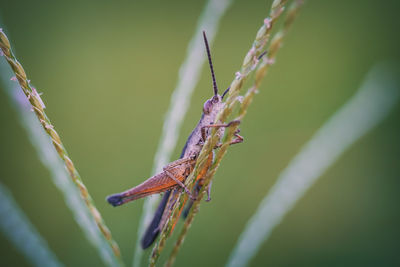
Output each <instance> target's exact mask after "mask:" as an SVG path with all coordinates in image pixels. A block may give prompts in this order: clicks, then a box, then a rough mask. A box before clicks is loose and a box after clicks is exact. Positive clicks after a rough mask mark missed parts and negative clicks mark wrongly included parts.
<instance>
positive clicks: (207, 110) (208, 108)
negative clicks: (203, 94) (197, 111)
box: [203, 99, 213, 114]
mask: <svg viewBox="0 0 400 267" xmlns="http://www.w3.org/2000/svg"><path fill="white" fill-rule="evenodd" d="M212 106H213V103H212V102H211V100H210V99H209V100H207V101H206V102H205V103H204V106H203V113H204V114H210V112H211V110H212Z"/></svg>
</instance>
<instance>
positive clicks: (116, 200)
mask: <svg viewBox="0 0 400 267" xmlns="http://www.w3.org/2000/svg"><path fill="white" fill-rule="evenodd" d="M203 37H204V43H205V46H206V51H207V56H208V62H209V65H210V70H211V76H212V81H213V88H214V95H213V96H212V97H211V98H210V99H208V100H207V101H206V102H205V103H204V105H203V113H202V116H201V119H200V121H199V122H198V123H197V125H196V127H195V128H194V130H193V131H192V133H191V134H190V136H189V138H188V139H187V141H186V144H185V146H184V148H183V150H182V153H181V156H180V159H178V160H176V161H173V162H171V163H169V164H168V165H167V166H165V167H164V168H163V171H162V172H160V173H158V174H156V175H154V176H152V177H150V178H149V179H147V180H146V181H144V182H143V183H142V184H140V185H138V186H136V187H134V188H132V189H129V190H127V191H124V192H122V193H118V194H114V195H111V196H109V197H107V201H108V202H109V203H110V204H111V205H113V206H119V205H122V204H124V203H127V202H129V201H132V200H136V199H139V198H142V197H146V196H149V195H152V194H157V193H162V192H165V194H164V196H163V198H162V200H161V202H160V204H159V206H158V208H157V211H156V213H155V215H154V218H153V220H152V222H151V223H150V225H149V226H148V228H147V230H146V232H145V234H144V236H143V238H142V242H141V244H142V248H143V249H145V248H147V247H149V246H150V245H151V244H152V243H153V242H154V240H155V239H156V238H157V236H158V234H159V232H160V231H161V230H162V228H163V227H164V225H165V223H166V221H167V219H168V217H169V216H170V213H171V210H172V207H173V205H174V204H175V202H176V200H177V197H178V193H179V190H181V189H184V190H185V192H186V193H187V194H188V196H189V198H190V199H191V200H192V201H193V200H194V199H195V198H196V196H197V194H198V192H199V190H200V189H201V187H202V177H203V176H204V174H205V172H206V171H207V168H208V167H209V166H211V163H212V161H213V153H210V155H209V157H208V160H207V162H206V164H205V165H206V167H205V168H203V171H202V172H200V174H199V175H198V176H197V177H196V181H197V184H196V186H195V188H194V190H193V193H192V192H190V190H189V189H188V188H187V187H186V186H185V184H184V182H185V180H186V178H187V177H188V176H189V174H190V173H191V172H192V171H193V168H194V166H195V163H196V160H197V157H198V155H199V153H200V151H201V149H202V147H203V145H204V142H205V141H206V139H207V138H208V136H209V135H210V133H211V131H210V130H211V128H218V130H217V135H218V136H219V138H221V137H222V136H223V135H224V131H225V129H224V128H226V127H229V126H231V125H234V124H236V125H237V124H239V123H240V121H238V120H234V121H231V122H230V123H228V124H222V123H221V122H215V120H216V116H217V114H218V113H219V112H220V111H221V110H222V109H223V107H224V106H225V103H223V102H222V100H223V98H224V96H225V95H226V93H227V92H228V91H229V88H228V89H227V90H225V92H224V93H223V94H222V96H221V95H219V94H218V87H217V83H216V80H215V74H214V69H213V64H212V60H211V53H210V48H209V46H208V42H207V37H206V34H205V32H204V31H203ZM241 142H243V137H241V136H240V135H239V130H237V131H236V133H235V139H234V140H232V142H231V144H237V143H241ZM219 146H220V144H217V145H216V147H215V148H218V147H219ZM210 187H211V184H210V186H209V187H208V188H207V194H208V201H209V200H210ZM190 206H191V204H189V207H188V209H190ZM188 209H187V210H188ZM181 211H182V210H181ZM181 211H180V212H181ZM171 232H172V231H171Z"/></svg>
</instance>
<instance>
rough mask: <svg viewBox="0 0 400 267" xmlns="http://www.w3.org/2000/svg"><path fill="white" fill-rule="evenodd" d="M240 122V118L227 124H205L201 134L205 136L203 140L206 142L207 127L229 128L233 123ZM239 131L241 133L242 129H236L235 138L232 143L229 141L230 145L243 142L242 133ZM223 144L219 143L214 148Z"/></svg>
mask: <svg viewBox="0 0 400 267" xmlns="http://www.w3.org/2000/svg"><path fill="white" fill-rule="evenodd" d="M238 124H240V120H233V121H231V122H229V123H227V124H210V125H205V126H203V127H202V128H201V136H202V138H203V141H204V142H205V140H206V136H207V134H206V130H207V128H221V127H225V128H227V127H230V126H232V125H238ZM239 133H240V129H237V130H236V131H235V134H234V135H235V137H236V138H235V139H234V140H232V141H231V142H230V143H229V145H234V144H239V143H242V142H243V140H244V139H243V136H241V135H239ZM221 145H222V144H217V145H216V146H215V147H214V148H219V147H221Z"/></svg>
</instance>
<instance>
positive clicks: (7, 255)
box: [0, 0, 400, 266]
mask: <svg viewBox="0 0 400 267" xmlns="http://www.w3.org/2000/svg"><path fill="white" fill-rule="evenodd" d="M1 2H2V4H1V5H0V6H1V8H0V16H1V19H2V21H3V23H4V25H3V28H5V32H6V33H7V34H8V36H9V38H10V41H11V42H12V45H13V47H14V50H15V51H16V54H17V57H18V59H19V60H20V62H21V63H22V65H23V66H24V68H25V70H26V72H27V74H28V76H29V78H30V79H31V80H32V83H33V84H34V85H35V86H36V87H37V89H38V91H40V92H44V95H43V96H42V98H43V100H44V101H45V103H46V106H47V110H46V111H47V114H48V115H49V117H50V118H51V120H52V122H53V123H54V124H55V125H56V128H57V130H58V132H59V134H60V135H61V138H62V139H63V141H64V143H65V145H66V148H67V150H68V151H69V154H70V156H71V158H72V159H73V161H74V162H75V165H76V167H77V168H78V170H79V172H80V174H81V175H82V178H83V181H84V182H85V184H86V186H87V187H88V189H89V191H90V193H91V195H92V197H93V198H94V200H95V202H96V204H97V207H98V208H99V210H100V211H101V213H102V215H103V216H104V219H105V221H106V223H107V225H108V226H109V227H110V229H111V231H112V233H113V235H114V238H115V239H116V241H117V242H118V243H119V245H120V247H121V250H122V255H123V258H124V260H125V262H127V263H128V265H130V263H131V259H132V253H133V248H134V243H135V241H136V238H137V236H136V232H137V226H138V222H139V218H140V212H141V210H142V204H143V200H139V201H136V202H134V203H131V204H129V205H126V206H123V207H120V208H112V207H111V206H110V205H108V204H107V203H106V202H105V197H106V196H107V195H109V194H111V193H115V192H119V191H122V190H125V189H127V188H130V187H132V186H134V185H137V184H139V183H140V182H142V181H143V180H144V179H146V178H147V177H148V176H149V175H150V172H151V167H152V163H153V156H154V153H155V150H156V147H157V145H158V140H159V136H160V133H161V128H162V124H163V118H164V114H165V112H166V110H167V108H168V105H169V99H170V95H171V92H172V90H173V89H174V87H175V84H176V80H177V72H178V68H179V66H180V64H181V62H182V61H183V59H184V56H185V53H184V51H186V47H187V44H188V41H189V40H190V38H191V37H192V35H193V31H194V29H195V25H196V22H197V19H198V17H199V15H200V13H201V11H202V9H203V6H204V3H205V2H204V1H176V0H173V1H154V0H153V1H140V2H139V1H27V0H23V1H12V0H2V1H1ZM270 4H271V1H245V0H237V1H234V4H233V5H232V7H231V8H230V9H229V10H228V12H227V13H226V15H225V17H224V18H223V19H222V21H221V25H220V29H219V31H218V34H217V36H216V39H215V42H214V45H213V46H212V53H213V60H214V65H215V69H216V75H217V80H218V84H219V86H220V88H226V87H227V86H228V85H229V83H230V82H231V81H232V79H233V77H234V73H235V72H236V71H237V70H238V69H239V67H240V64H241V62H242V59H243V57H244V55H245V53H246V52H247V50H248V49H249V47H250V45H251V42H252V40H253V38H254V36H255V33H256V31H257V29H258V28H259V27H260V25H261V24H262V22H263V19H264V18H265V17H266V15H267V11H268V9H269V6H270ZM399 8H400V4H399V2H398V1H397V0H392V1H364V0H363V1H361V0H359V1H355V0H354V1H306V3H305V5H304V7H303V9H302V11H301V13H300V16H299V17H298V19H297V20H296V21H295V24H294V27H293V28H292V30H291V32H290V34H289V35H288V38H287V39H286V41H285V44H284V46H283V47H282V49H281V51H280V52H279V54H278V59H277V63H276V64H275V65H274V66H273V68H271V71H270V73H269V74H268V76H267V77H266V79H265V81H264V83H263V86H262V88H261V90H260V94H258V95H257V97H256V98H255V101H254V103H253V105H252V106H251V108H250V110H249V113H248V115H247V117H246V119H245V121H243V123H242V125H241V130H242V134H243V136H244V137H245V142H244V143H243V144H242V145H238V146H235V147H232V148H231V150H230V151H229V153H228V155H227V156H226V158H225V159H224V161H223V164H222V166H221V168H220V169H219V171H218V173H217V176H216V177H215V178H216V179H215V180H214V184H213V189H212V191H213V192H212V197H213V200H212V202H211V203H203V204H202V206H201V212H200V214H199V215H198V216H197V217H196V219H195V222H194V224H193V226H192V228H191V230H190V232H189V234H188V236H187V238H186V240H185V244H184V246H183V248H182V250H181V252H180V254H179V255H178V259H177V262H176V266H221V265H223V264H224V263H225V262H226V260H227V257H228V255H229V253H230V251H231V250H232V248H233V246H234V244H235V242H236V240H237V238H238V235H239V233H240V232H241V231H242V229H243V227H244V224H245V223H246V221H247V219H248V218H249V216H250V215H251V214H252V213H253V212H254V211H255V209H256V207H257V205H258V203H259V201H260V200H261V199H262V197H263V196H264V195H265V194H266V192H267V191H268V189H269V188H270V187H271V185H272V184H273V183H274V182H275V180H276V178H277V176H278V174H279V173H280V171H281V170H282V169H283V168H284V167H285V166H286V165H287V163H288V162H289V161H290V159H291V158H292V157H293V156H294V155H295V154H296V153H297V152H298V150H299V148H300V147H301V146H302V144H304V143H305V142H306V141H307V140H308V139H309V138H310V137H311V136H312V135H313V133H314V132H315V131H316V130H317V129H318V128H319V127H320V126H321V125H322V124H323V122H324V121H325V120H326V119H327V118H329V116H330V115H332V114H333V113H334V112H335V110H336V109H337V108H339V107H340V106H341V105H342V104H343V103H344V102H345V101H346V100H347V99H348V98H349V97H350V96H351V95H352V94H353V93H354V92H355V90H356V89H357V88H358V87H359V85H360V84H361V82H362V80H363V77H364V76H365V74H366V73H367V71H368V70H369V69H370V67H372V65H374V64H375V63H377V62H379V61H382V60H394V61H399V60H400V49H399V47H400V38H399V26H400V23H399V20H398V19H399V18H398V12H399V10H400V9H399ZM0 60H4V59H2V58H0ZM211 93H212V88H211V81H210V75H209V72H208V68H207V66H204V68H203V74H202V78H201V81H200V84H199V86H198V87H197V89H196V91H195V93H194V95H193V98H192V104H191V108H190V110H189V112H188V114H187V117H186V119H185V121H184V125H183V128H182V132H181V138H180V141H179V143H178V147H177V149H176V152H175V154H174V158H178V156H179V153H180V150H181V148H182V147H183V145H184V143H185V138H186V136H188V134H189V133H190V131H191V129H192V128H193V127H194V126H195V124H196V123H197V121H198V119H199V116H200V114H201V108H202V103H203V102H204V100H205V99H206V98H208V97H209V96H210V95H211ZM399 115H400V105H397V107H396V108H395V110H394V112H392V113H391V114H390V115H389V116H388V117H387V119H385V120H384V121H383V123H381V124H380V125H379V126H378V127H377V128H375V129H374V130H373V131H371V132H369V133H368V134H367V135H366V136H364V137H363V138H362V139H361V140H359V141H358V142H357V143H356V144H355V145H354V146H353V147H351V149H350V150H349V151H347V152H346V153H345V154H344V156H343V157H341V158H340V160H339V161H338V162H337V163H336V164H335V165H334V166H333V167H332V168H330V169H329V170H328V171H327V172H326V173H325V174H324V175H323V177H321V179H320V180H319V181H318V182H317V183H316V184H315V186H313V187H312V189H311V190H310V191H309V192H308V193H307V194H306V196H305V197H304V198H303V199H301V201H299V202H298V204H297V206H296V207H295V209H294V210H293V211H291V212H290V213H289V214H288V216H286V218H285V219H284V221H283V223H282V224H281V225H280V226H278V227H277V228H276V230H275V231H274V232H273V234H272V236H271V238H270V240H269V241H268V242H267V243H265V244H264V245H263V246H262V248H261V251H260V252H259V253H258V254H257V256H256V258H255V259H254V260H253V261H252V266H267V265H269V266H399V265H400V254H399V240H400V227H399V226H400V209H399V203H400V194H399V186H400V181H399V178H400V177H399V170H400V164H399V160H400V141H399V136H400V127H399ZM0 122H1V125H2V126H1V131H0V164H1V165H0V179H1V182H2V183H4V184H5V185H7V186H8V187H9V188H10V189H11V191H12V192H13V194H14V196H15V198H16V199H17V201H18V203H19V204H20V206H21V207H22V208H23V210H24V211H25V212H26V213H27V215H28V216H29V218H30V219H31V221H32V222H33V224H34V225H35V226H36V227H37V228H38V230H39V231H40V233H41V234H42V235H43V236H44V237H45V239H46V240H47V241H48V243H49V246H50V247H51V249H52V250H53V251H54V252H55V253H56V255H57V256H58V257H59V259H60V260H61V261H62V262H63V263H65V264H66V265H67V266H97V265H101V264H102V263H101V261H100V260H99V257H98V255H97V251H95V249H94V248H93V247H92V246H91V245H90V244H89V243H88V242H87V240H86V239H85V238H84V237H83V235H82V232H81V230H80V229H79V228H78V226H77V224H76V223H75V221H74V219H73V218H72V216H71V212H70V211H69V210H68V209H67V208H66V206H65V204H64V201H63V197H62V196H61V195H60V193H59V191H58V190H57V189H56V188H55V186H54V185H53V183H52V182H51V178H50V175H49V172H48V171H47V169H45V168H44V167H43V166H42V164H41V163H40V162H39V160H38V157H37V155H36V152H35V151H34V149H33V147H32V145H31V144H30V143H29V141H28V139H27V136H26V133H25V131H24V130H23V129H22V127H21V126H20V124H19V122H18V120H17V115H16V112H15V110H14V108H13V107H12V106H11V103H10V102H9V100H8V98H7V96H6V94H5V93H4V90H0ZM171 243H172V242H170V243H169V247H168V248H167V250H169V249H170V247H171ZM0 247H1V249H0V251H1V265H3V266H28V265H29V263H27V262H26V261H25V259H24V258H23V257H21V256H20V254H19V252H18V251H17V250H16V249H14V247H13V246H11V245H10V243H9V242H8V241H7V240H6V239H5V236H4V235H3V234H1V233H0ZM146 259H147V256H146Z"/></svg>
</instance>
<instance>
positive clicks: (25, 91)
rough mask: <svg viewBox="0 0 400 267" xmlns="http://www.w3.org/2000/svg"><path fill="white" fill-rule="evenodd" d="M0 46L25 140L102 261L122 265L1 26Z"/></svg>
mask: <svg viewBox="0 0 400 267" xmlns="http://www.w3.org/2000/svg"><path fill="white" fill-rule="evenodd" d="M0 48H1V50H2V52H3V54H4V55H3V56H4V58H5V59H6V60H7V62H8V63H9V64H10V66H11V68H12V70H13V72H14V75H16V80H18V83H15V84H14V85H12V84H9V83H10V78H11V77H12V74H11V72H10V71H9V68H7V66H6V62H5V60H0V70H1V71H0V74H1V78H2V80H3V83H4V84H5V86H4V89H5V91H6V93H7V95H8V96H9V97H10V99H11V101H12V102H13V103H14V106H15V107H16V109H17V112H18V115H19V118H20V122H21V124H22V126H23V127H24V128H25V130H26V131H27V133H28V137H29V140H30V141H31V143H32V144H33V146H34V147H35V149H36V151H37V153H38V154H39V158H40V160H41V161H42V163H43V165H45V166H46V167H47V168H48V169H49V171H50V173H51V175H52V178H53V182H54V183H55V184H56V186H57V187H58V188H59V189H60V191H62V192H63V194H64V198H65V201H66V203H67V205H68V207H69V208H70V209H71V211H72V212H73V214H74V217H75V220H76V221H77V222H78V224H79V225H80V226H81V229H82V230H83V232H84V233H85V235H86V237H87V238H88V239H89V240H90V241H91V243H92V244H93V245H94V246H95V247H96V248H97V249H98V251H99V254H100V257H101V258H102V259H103V261H104V263H105V264H107V265H109V266H120V265H122V261H121V258H120V253H119V248H118V246H117V244H116V243H115V241H114V240H113V239H112V237H111V233H110V231H109V230H108V228H107V226H106V225H105V223H104V221H103V219H102V217H101V215H100V213H99V212H98V210H97V208H96V207H95V205H94V202H93V200H92V198H91V197H90V195H89V192H88V191H87V189H86V187H85V185H84V184H83V182H82V180H81V178H80V176H79V173H78V171H77V170H76V169H75V167H74V164H73V163H72V161H71V159H70V158H69V157H68V155H67V152H66V150H65V148H64V146H63V144H62V142H61V139H60V137H59V136H58V134H57V132H56V131H55V129H54V126H53V125H52V124H51V123H50V120H49V119H48V117H47V116H46V114H45V112H44V108H45V106H44V103H43V101H42V100H41V98H40V96H39V94H38V93H37V91H36V89H34V88H33V87H32V86H31V84H30V81H29V80H28V79H27V76H26V73H25V71H24V69H23V67H22V65H21V64H20V63H19V62H18V61H17V59H16V58H15V56H14V54H13V52H12V51H11V46H10V43H9V41H8V38H7V37H6V35H5V34H4V32H3V31H2V30H1V29H0ZM18 84H19V86H18ZM21 89H22V90H21ZM32 110H33V111H34V112H32ZM38 119H39V120H38ZM39 121H40V123H39Z"/></svg>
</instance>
